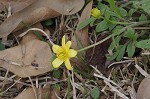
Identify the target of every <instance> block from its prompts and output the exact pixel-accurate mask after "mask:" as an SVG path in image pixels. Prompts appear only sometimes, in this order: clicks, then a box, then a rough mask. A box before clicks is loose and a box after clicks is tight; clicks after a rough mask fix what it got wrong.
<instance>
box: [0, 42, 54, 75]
mask: <svg viewBox="0 0 150 99" xmlns="http://www.w3.org/2000/svg"><path fill="white" fill-rule="evenodd" d="M51 57H52V52H51V49H50V47H49V45H48V44H47V43H45V42H43V41H39V40H32V41H29V42H27V43H25V44H22V45H18V46H16V47H13V48H9V49H6V50H4V51H0V67H3V68H5V69H7V70H9V71H11V72H13V73H14V74H16V75H18V76H19V77H29V76H36V75H40V74H44V73H46V72H49V71H51V70H52V69H53V68H52V66H51V64H50V63H51Z"/></svg>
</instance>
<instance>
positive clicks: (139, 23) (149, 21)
mask: <svg viewBox="0 0 150 99" xmlns="http://www.w3.org/2000/svg"><path fill="white" fill-rule="evenodd" d="M148 23H150V20H148V21H142V22H134V23H133V24H131V25H128V26H126V27H124V28H122V29H121V30H120V31H119V32H117V33H115V34H111V35H109V36H107V37H106V38H104V39H102V40H101V41H98V42H97V43H95V44H92V45H90V46H87V47H85V48H82V49H79V50H77V51H78V52H81V51H84V50H87V49H89V48H92V47H95V46H97V45H99V44H101V43H103V42H105V41H106V40H108V39H110V38H111V37H112V36H115V35H119V34H121V33H122V32H124V31H125V30H126V29H128V28H129V27H134V26H139V25H143V24H148Z"/></svg>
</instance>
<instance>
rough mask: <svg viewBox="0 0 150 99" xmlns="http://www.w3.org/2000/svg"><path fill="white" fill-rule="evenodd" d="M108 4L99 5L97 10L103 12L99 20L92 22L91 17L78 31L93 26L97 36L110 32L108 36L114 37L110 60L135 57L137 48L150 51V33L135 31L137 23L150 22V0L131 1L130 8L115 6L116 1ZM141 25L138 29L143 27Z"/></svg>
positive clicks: (109, 49)
mask: <svg viewBox="0 0 150 99" xmlns="http://www.w3.org/2000/svg"><path fill="white" fill-rule="evenodd" d="M106 2H108V4H103V3H102V2H101V1H99V2H98V4H97V8H99V9H100V11H101V16H100V17H99V18H95V20H92V19H91V18H92V17H91V18H90V19H87V20H85V21H84V22H82V23H81V24H80V25H79V28H78V29H82V28H84V27H85V26H87V25H89V24H92V25H90V26H92V28H94V29H95V32H96V34H97V35H99V34H102V33H105V32H104V31H108V32H109V34H108V35H112V43H111V44H110V46H109V48H108V54H107V55H106V56H107V59H108V60H117V61H120V60H121V59H122V58H123V57H124V55H127V56H128V57H133V56H134V53H135V52H136V49H137V48H142V49H144V48H148V49H149V48H150V41H149V40H150V39H149V37H150V36H149V31H147V30H145V29H143V30H142V29H135V28H134V25H133V24H136V22H141V23H142V22H146V21H149V20H148V19H149V18H148V16H149V14H150V10H149V9H150V6H149V5H150V2H149V0H134V1H131V3H130V5H129V6H128V4H127V5H126V6H122V5H119V6H118V5H116V4H115V3H116V2H117V1H115V0H107V1H106ZM124 5H125V4H124ZM128 7H129V8H128ZM144 11H145V12H144ZM135 15H136V16H137V15H140V17H135ZM141 23H140V24H139V25H137V27H138V26H141ZM125 27H126V28H125ZM141 27H142V26H141ZM145 39H146V40H145Z"/></svg>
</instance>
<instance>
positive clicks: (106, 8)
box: [97, 2, 110, 13]
mask: <svg viewBox="0 0 150 99" xmlns="http://www.w3.org/2000/svg"><path fill="white" fill-rule="evenodd" d="M97 7H98V8H99V9H100V10H101V12H102V13H104V12H105V10H110V8H109V7H108V6H107V5H105V4H102V3H101V2H99V3H98V5H97Z"/></svg>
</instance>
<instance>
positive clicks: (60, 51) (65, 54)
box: [52, 35, 77, 70]
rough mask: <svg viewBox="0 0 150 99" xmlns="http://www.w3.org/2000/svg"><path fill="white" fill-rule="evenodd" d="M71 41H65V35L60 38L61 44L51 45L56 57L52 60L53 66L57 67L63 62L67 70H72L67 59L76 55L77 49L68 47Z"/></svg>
mask: <svg viewBox="0 0 150 99" xmlns="http://www.w3.org/2000/svg"><path fill="white" fill-rule="evenodd" d="M70 46H71V41H68V42H67V43H65V35H64V36H63V38H62V46H58V45H55V44H54V45H53V46H52V50H53V52H54V53H56V57H57V58H56V59H55V60H54V61H53V62H52V65H53V67H54V68H58V67H59V66H60V65H61V64H62V63H63V62H64V63H65V66H66V68H67V69H68V70H72V66H71V64H70V61H69V59H70V58H72V57H75V56H76V55H77V51H75V50H73V49H70Z"/></svg>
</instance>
